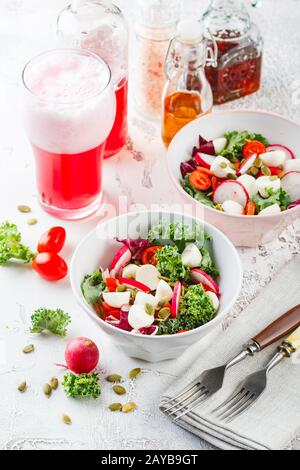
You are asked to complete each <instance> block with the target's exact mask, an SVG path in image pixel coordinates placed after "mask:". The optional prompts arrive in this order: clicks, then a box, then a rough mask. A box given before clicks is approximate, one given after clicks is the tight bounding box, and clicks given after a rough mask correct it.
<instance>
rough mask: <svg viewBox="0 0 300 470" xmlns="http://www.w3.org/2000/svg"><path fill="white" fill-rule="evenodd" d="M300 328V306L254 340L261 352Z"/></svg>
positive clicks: (276, 321) (272, 324) (268, 327)
mask: <svg viewBox="0 0 300 470" xmlns="http://www.w3.org/2000/svg"><path fill="white" fill-rule="evenodd" d="M299 326H300V305H297V306H296V307H294V308H292V309H291V310H289V311H288V312H287V313H285V314H284V315H282V316H281V317H280V318H278V319H277V320H275V321H274V322H273V323H271V325H269V326H267V328H265V329H264V330H263V331H261V333H258V335H256V336H255V338H252V340H253V341H255V342H256V343H257V344H258V345H259V347H260V348H261V350H263V349H265V348H267V347H268V346H270V345H271V344H274V343H276V341H279V340H280V339H281V338H283V337H284V336H287V335H289V334H290V333H292V332H293V331H294V330H295V329H296V328H297V327H299Z"/></svg>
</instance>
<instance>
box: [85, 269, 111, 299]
mask: <svg viewBox="0 0 300 470" xmlns="http://www.w3.org/2000/svg"><path fill="white" fill-rule="evenodd" d="M105 289H106V284H105V282H104V281H103V277H102V273H101V271H100V269H98V270H97V271H95V272H94V274H92V275H91V276H85V278H84V279H83V281H82V283H81V291H82V293H83V296H84V298H85V300H86V301H87V303H88V304H92V305H93V304H97V303H98V302H99V301H100V300H101V295H102V293H103V292H104V291H105Z"/></svg>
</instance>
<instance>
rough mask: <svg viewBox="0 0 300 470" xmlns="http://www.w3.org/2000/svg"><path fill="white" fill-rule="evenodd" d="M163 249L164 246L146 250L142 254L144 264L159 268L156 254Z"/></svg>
mask: <svg viewBox="0 0 300 470" xmlns="http://www.w3.org/2000/svg"><path fill="white" fill-rule="evenodd" d="M161 249H162V246H150V247H149V248H146V249H145V250H144V251H143V254H142V263H143V264H153V266H157V263H158V260H157V259H156V253H157V252H158V251H159V250H161Z"/></svg>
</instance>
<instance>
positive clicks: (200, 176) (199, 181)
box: [190, 170, 212, 191]
mask: <svg viewBox="0 0 300 470" xmlns="http://www.w3.org/2000/svg"><path fill="white" fill-rule="evenodd" d="M190 183H191V185H192V186H193V188H195V189H197V190H198V191H206V190H207V189H209V188H210V187H211V184H212V183H211V179H210V177H209V175H207V174H206V173H204V172H203V171H199V170H196V171H193V173H191V174H190Z"/></svg>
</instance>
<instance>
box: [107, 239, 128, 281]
mask: <svg viewBox="0 0 300 470" xmlns="http://www.w3.org/2000/svg"><path fill="white" fill-rule="evenodd" d="M131 258H132V253H131V251H130V249H129V248H128V246H127V245H124V246H122V248H121V249H120V250H119V251H118V253H117V254H116V256H115V257H114V259H113V261H112V263H111V266H110V271H111V275H112V277H114V275H116V276H118V275H119V273H120V272H121V271H122V269H123V268H124V267H125V266H127V264H129V263H130V260H131Z"/></svg>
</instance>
